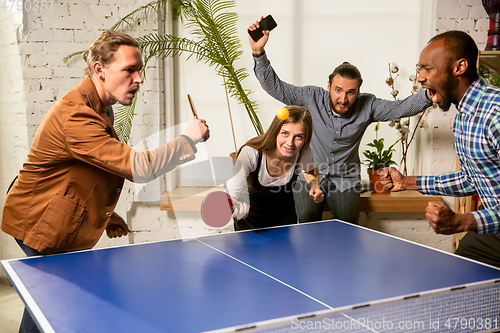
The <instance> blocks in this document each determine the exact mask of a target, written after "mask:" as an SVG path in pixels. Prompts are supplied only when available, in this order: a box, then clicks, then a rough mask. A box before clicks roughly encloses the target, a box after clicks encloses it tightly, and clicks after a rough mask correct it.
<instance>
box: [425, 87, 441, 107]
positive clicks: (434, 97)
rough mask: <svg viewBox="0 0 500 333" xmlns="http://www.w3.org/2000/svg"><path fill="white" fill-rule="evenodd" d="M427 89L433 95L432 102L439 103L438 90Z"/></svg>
mask: <svg viewBox="0 0 500 333" xmlns="http://www.w3.org/2000/svg"><path fill="white" fill-rule="evenodd" d="M425 88H426V89H427V91H428V92H429V94H430V95H431V100H432V102H433V103H437V102H438V94H437V92H436V90H434V89H432V88H429V87H425Z"/></svg>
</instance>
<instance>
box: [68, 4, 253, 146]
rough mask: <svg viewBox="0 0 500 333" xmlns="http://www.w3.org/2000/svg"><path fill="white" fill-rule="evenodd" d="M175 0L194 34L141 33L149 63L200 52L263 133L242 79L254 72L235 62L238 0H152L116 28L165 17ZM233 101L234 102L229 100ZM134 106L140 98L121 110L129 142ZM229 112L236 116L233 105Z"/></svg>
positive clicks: (119, 122)
mask: <svg viewBox="0 0 500 333" xmlns="http://www.w3.org/2000/svg"><path fill="white" fill-rule="evenodd" d="M169 2H170V5H171V9H172V10H171V12H172V13H171V14H172V20H173V21H178V20H181V22H182V23H183V25H184V27H187V28H190V29H191V30H190V31H191V32H190V35H191V36H192V37H193V38H192V39H190V38H183V37H177V36H173V35H169V34H165V33H161V32H159V33H150V34H147V35H145V36H141V37H139V38H137V41H138V42H139V46H140V48H141V52H142V54H143V57H144V63H145V66H144V67H146V65H147V63H148V61H149V60H151V59H153V58H158V59H164V58H167V57H175V56H179V55H181V54H183V53H188V54H189V56H188V59H189V58H191V57H193V56H194V57H195V59H196V60H197V61H203V62H205V63H206V64H208V65H209V66H211V67H214V69H215V71H216V73H217V74H218V75H219V76H221V77H222V79H223V85H224V86H225V89H226V99H228V96H231V97H233V98H234V99H236V100H237V101H238V102H239V103H240V104H243V105H244V107H245V109H246V111H247V114H248V116H249V117H250V120H251V122H252V125H253V127H254V129H255V131H256V132H257V134H262V133H263V129H262V125H261V122H260V120H259V118H258V116H257V113H256V109H257V103H256V102H254V101H251V100H250V99H249V98H248V95H249V94H250V93H251V91H250V90H248V89H244V88H243V86H242V84H241V82H242V81H243V80H244V79H245V78H246V77H248V73H247V71H246V69H245V68H235V66H234V64H235V62H236V60H237V59H238V58H239V57H240V56H241V54H242V53H243V52H242V51H241V43H240V41H239V38H238V37H237V34H236V32H237V28H236V22H237V20H238V15H237V14H236V13H234V12H229V11H227V10H228V9H230V8H233V7H235V6H236V4H235V1H234V0H157V1H151V2H150V3H148V4H147V5H144V6H141V7H139V8H137V9H135V10H134V11H132V12H131V13H129V14H128V15H126V16H125V17H124V18H122V19H121V20H119V21H118V22H117V23H116V24H115V25H114V26H113V27H112V28H111V29H112V30H119V29H123V28H124V27H134V26H135V24H136V23H137V22H144V21H147V20H154V21H156V20H164V19H165V16H166V15H167V11H166V8H167V5H168V3H169ZM76 54H78V53H76ZM73 55H75V54H73ZM73 55H70V56H69V57H67V59H69V58H70V57H71V56H73ZM227 102H228V108H229V100H227ZM134 108H135V103H133V104H132V105H131V106H129V107H125V106H121V107H119V108H118V109H117V112H116V117H115V119H116V126H115V127H116V131H117V134H118V135H119V136H120V138H121V139H122V140H123V141H125V142H126V141H128V138H129V136H130V130H131V124H132V118H133V114H134ZM229 113H230V116H231V110H230V109H229ZM233 138H234V133H233Z"/></svg>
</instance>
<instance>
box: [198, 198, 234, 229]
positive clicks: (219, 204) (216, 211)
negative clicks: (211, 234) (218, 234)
mask: <svg viewBox="0 0 500 333" xmlns="http://www.w3.org/2000/svg"><path fill="white" fill-rule="evenodd" d="M232 214H233V205H232V200H231V196H230V195H229V194H227V193H226V192H224V191H215V192H212V193H209V194H207V195H206V196H205V198H204V199H203V202H202V203H201V218H202V220H203V222H205V224H206V225H208V226H210V227H213V228H220V227H223V226H225V225H226V224H227V223H228V222H229V221H230V220H231V215H232Z"/></svg>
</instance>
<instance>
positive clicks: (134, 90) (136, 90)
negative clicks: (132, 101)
mask: <svg viewBox="0 0 500 333" xmlns="http://www.w3.org/2000/svg"><path fill="white" fill-rule="evenodd" d="M138 91H139V88H136V89H132V90H129V91H128V94H130V95H131V96H132V97H135V94H137V92H138Z"/></svg>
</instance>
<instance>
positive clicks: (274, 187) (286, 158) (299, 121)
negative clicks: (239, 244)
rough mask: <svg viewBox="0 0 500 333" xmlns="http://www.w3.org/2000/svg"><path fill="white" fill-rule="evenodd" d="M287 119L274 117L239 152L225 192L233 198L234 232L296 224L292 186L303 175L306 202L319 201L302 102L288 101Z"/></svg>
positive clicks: (306, 114)
mask: <svg viewBox="0 0 500 333" xmlns="http://www.w3.org/2000/svg"><path fill="white" fill-rule="evenodd" d="M286 109H287V110H288V117H286V119H284V120H281V119H279V118H278V117H277V116H276V117H275V118H274V120H273V121H272V123H271V125H270V126H269V128H268V130H267V131H266V132H265V133H264V134H262V135H259V136H257V137H255V138H253V139H250V140H249V141H248V142H247V143H245V144H244V145H243V146H242V147H241V148H240V149H239V151H238V160H237V162H236V164H235V175H234V177H232V178H231V179H230V180H229V181H228V184H227V188H226V192H228V193H229V194H230V195H231V196H232V197H233V198H234V199H236V200H233V203H234V206H235V210H234V212H233V217H234V228H235V230H236V231H239V230H248V229H258V228H268V227H274V226H280V225H287V224H295V223H297V214H296V212H295V202H294V200H293V185H294V182H295V181H296V180H297V177H298V176H299V175H300V174H301V173H303V174H304V177H305V179H306V180H307V181H308V183H309V184H310V186H311V191H310V192H309V195H310V197H311V200H314V202H316V203H318V202H321V201H323V197H324V195H323V192H322V191H321V190H320V188H319V180H318V168H317V166H316V163H315V162H314V152H313V150H312V148H311V147H310V146H309V143H310V142H311V137H312V131H313V129H312V119H311V115H310V113H309V111H308V110H307V109H305V108H303V107H301V106H295V105H289V106H287V107H286Z"/></svg>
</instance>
